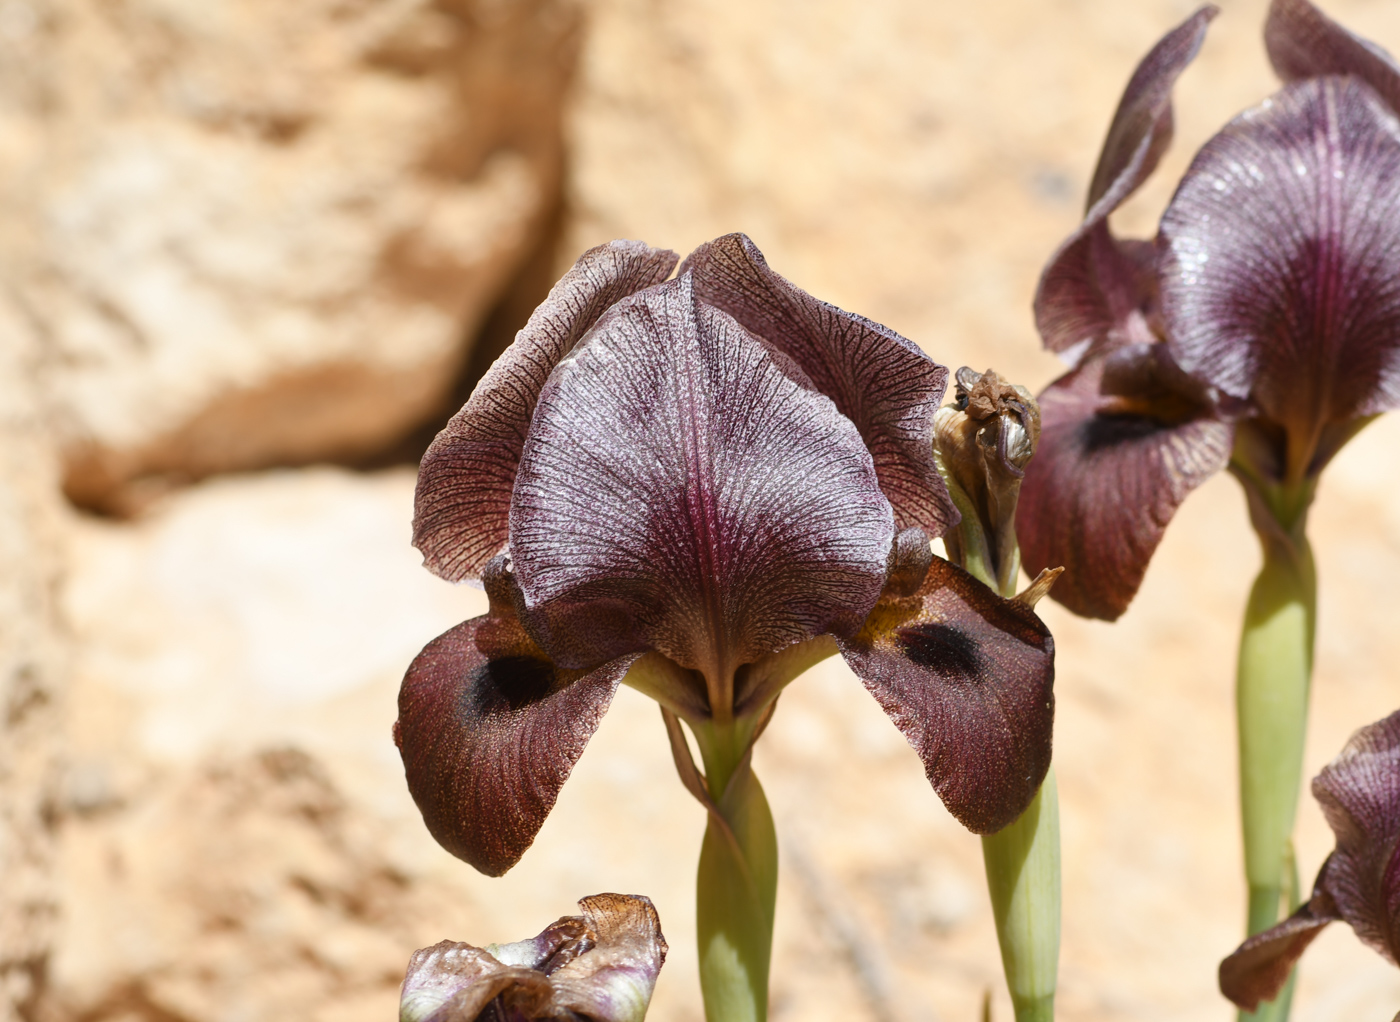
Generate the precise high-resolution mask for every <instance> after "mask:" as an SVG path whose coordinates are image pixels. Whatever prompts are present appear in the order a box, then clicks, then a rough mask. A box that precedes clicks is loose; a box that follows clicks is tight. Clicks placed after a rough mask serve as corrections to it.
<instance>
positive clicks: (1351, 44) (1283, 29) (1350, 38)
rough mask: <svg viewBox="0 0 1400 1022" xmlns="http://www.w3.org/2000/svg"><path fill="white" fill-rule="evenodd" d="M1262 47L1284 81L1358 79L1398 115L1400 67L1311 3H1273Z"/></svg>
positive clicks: (1288, 0) (1284, 0) (1282, 0)
mask: <svg viewBox="0 0 1400 1022" xmlns="http://www.w3.org/2000/svg"><path fill="white" fill-rule="evenodd" d="M1264 46H1265V48H1266V49H1267V50H1268V51H1269V61H1270V62H1271V63H1272V64H1273V65H1274V71H1276V72H1277V73H1278V76H1279V77H1280V78H1282V79H1283V80H1284V81H1286V82H1292V81H1298V80H1299V79H1302V78H1321V77H1322V76H1324V75H1354V76H1355V77H1357V78H1360V79H1361V80H1362V81H1363V82H1365V83H1366V84H1367V85H1369V86H1370V87H1371V88H1373V89H1375V90H1376V92H1377V93H1378V94H1379V95H1380V97H1381V99H1383V100H1385V101H1386V103H1388V104H1389V105H1390V109H1391V110H1392V111H1395V112H1396V113H1400V65H1398V64H1396V63H1395V58H1394V57H1392V56H1391V55H1390V54H1389V53H1387V52H1386V51H1385V50H1383V49H1381V48H1380V47H1379V46H1377V45H1376V44H1375V43H1373V42H1371V41H1370V40H1369V39H1362V38H1361V37H1360V36H1359V35H1354V34H1353V33H1351V32H1348V31H1347V30H1346V29H1345V28H1343V27H1342V26H1341V25H1338V24H1337V23H1336V22H1335V21H1333V20H1332V19H1331V18H1329V17H1328V16H1327V15H1325V14H1323V13H1322V12H1321V11H1320V10H1318V9H1317V8H1316V7H1314V6H1313V5H1312V4H1310V3H1308V0H1274V2H1273V3H1272V4H1270V5H1269V17H1268V20H1267V21H1265V23H1264Z"/></svg>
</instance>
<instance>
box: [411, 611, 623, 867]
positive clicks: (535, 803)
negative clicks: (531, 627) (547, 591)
mask: <svg viewBox="0 0 1400 1022" xmlns="http://www.w3.org/2000/svg"><path fill="white" fill-rule="evenodd" d="M510 627H511V623H510V622H509V621H502V620H501V619H499V618H492V617H491V616H490V615H486V616H483V617H478V618H473V619H472V620H470V621H465V622H463V623H462V624H460V625H458V626H457V627H456V628H453V629H452V630H451V631H449V632H446V633H444V634H443V635H440V636H438V637H437V638H436V639H434V640H433V641H432V642H430V643H428V645H427V646H426V647H425V648H424V650H423V652H421V653H419V654H418V656H417V658H416V659H415V660H414V661H413V663H412V664H411V665H410V666H409V668H408V673H407V674H406V675H405V676H404V680H403V687H402V688H401V689H400V690H399V719H398V722H397V723H396V724H395V725H394V740H395V742H396V743H397V744H398V746H399V753H400V755H402V757H403V765H404V773H405V774H406V775H407V778H408V790H409V792H410V793H411V794H412V795H413V801H414V802H416V803H417V804H418V808H419V810H420V811H421V812H422V813H423V822H424V823H426V824H427V826H428V830H429V832H430V833H431V834H432V835H433V837H434V838H436V839H437V842H438V844H440V845H442V846H443V847H444V848H446V849H447V850H448V851H449V852H451V853H452V854H453V855H455V856H457V857H458V858H459V859H464V860H466V861H467V862H469V863H471V864H472V865H473V866H475V867H476V868H477V869H479V870H480V871H481V872H483V873H486V874H488V875H490V876H500V875H501V874H502V873H504V872H505V871H506V870H508V869H510V867H511V866H514V865H515V864H516V862H518V861H519V860H520V857H521V856H522V855H523V854H525V849H527V848H529V847H530V843H531V842H532V841H534V839H535V835H536V834H537V833H539V829H540V827H541V826H542V825H543V824H544V820H545V817H546V816H548V815H549V811H550V809H552V808H553V807H554V800H555V799H556V798H557V797H558V795H559V789H560V788H561V787H563V785H564V781H565V780H566V779H567V778H568V776H569V772H570V771H571V770H573V767H574V763H576V762H577V761H578V758H579V756H581V755H582V754H583V748H584V746H585V745H587V744H588V739H589V738H590V737H592V735H593V732H594V731H595V730H597V728H598V723H599V722H600V721H601V720H602V719H603V714H604V713H606V712H607V709H608V706H609V704H610V703H611V702H612V697H613V693H614V692H616V691H617V686H618V682H620V681H621V680H622V676H623V675H624V674H626V673H627V668H628V667H630V666H631V664H632V661H633V660H635V659H636V657H635V656H632V657H623V658H621V659H618V660H614V661H612V662H610V663H606V664H604V665H603V666H601V667H598V668H597V669H595V670H593V671H589V672H583V671H563V670H560V669H558V668H557V667H556V666H555V665H554V664H552V663H551V662H550V661H549V660H547V659H545V658H544V657H543V656H542V655H539V654H538V651H537V650H534V651H533V652H531V650H532V646H533V644H532V643H530V641H529V640H528V638H526V637H525V636H523V635H521V636H519V638H518V641H517V642H515V643H510V642H505V641H503V640H502V636H501V635H500V634H499V633H500V632H501V631H503V630H508V629H509V628H510ZM493 630H494V631H495V632H496V633H497V634H491V633H492V631H493ZM479 633H481V634H482V638H483V640H486V639H487V638H488V637H489V641H484V642H483V644H484V645H486V647H487V649H491V650H493V652H494V651H497V650H506V651H508V655H495V656H488V655H487V654H486V653H485V652H483V650H482V649H481V648H480V647H479V646H478V643H477V638H478V634H479ZM512 646H513V647H514V648H513V649H512V648H511V647H512Z"/></svg>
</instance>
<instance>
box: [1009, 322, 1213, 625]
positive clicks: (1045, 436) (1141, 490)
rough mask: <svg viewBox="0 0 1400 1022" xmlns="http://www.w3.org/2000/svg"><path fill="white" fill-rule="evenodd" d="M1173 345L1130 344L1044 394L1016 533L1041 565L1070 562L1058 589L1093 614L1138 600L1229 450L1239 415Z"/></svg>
mask: <svg viewBox="0 0 1400 1022" xmlns="http://www.w3.org/2000/svg"><path fill="white" fill-rule="evenodd" d="M1165 356H1166V353H1165V351H1164V350H1163V346H1162V345H1160V344H1151V345H1134V346H1131V347H1126V348H1120V349H1118V350H1117V351H1115V352H1113V354H1112V355H1110V356H1108V357H1106V358H1096V359H1091V360H1089V361H1088V362H1087V363H1085V365H1084V366H1083V367H1081V368H1079V369H1076V370H1073V371H1072V372H1070V373H1069V374H1067V375H1065V376H1063V377H1061V378H1060V379H1058V380H1056V381H1055V382H1054V383H1052V384H1051V385H1050V386H1049V387H1048V388H1046V390H1045V392H1044V393H1043V394H1041V395H1040V419H1041V427H1040V446H1039V448H1038V449H1037V451H1036V456H1035V457H1034V458H1032V459H1031V461H1030V463H1029V464H1028V465H1027V466H1026V476H1025V479H1024V480H1023V481H1022V483H1021V499H1020V503H1019V505H1018V507H1017V516H1016V533H1017V536H1018V537H1019V538H1020V542H1021V558H1022V563H1023V564H1024V565H1025V567H1026V570H1027V571H1028V572H1030V574H1031V575H1032V576H1034V575H1035V574H1037V573H1038V572H1040V571H1041V570H1043V569H1045V568H1056V567H1064V568H1065V569H1066V570H1065V574H1064V575H1063V576H1062V577H1061V578H1060V580H1059V581H1058V582H1057V583H1056V584H1055V588H1054V589H1052V590H1051V595H1052V596H1053V597H1054V598H1055V599H1056V600H1057V601H1059V602H1060V603H1062V604H1064V605H1065V606H1066V607H1068V608H1069V609H1070V610H1072V611H1074V613H1076V614H1080V615H1082V616H1084V617H1093V618H1101V619H1103V620H1106V621H1113V620H1116V619H1117V618H1118V617H1119V615H1121V614H1122V613H1123V611H1125V610H1127V608H1128V604H1129V603H1130V602H1131V601H1132V599H1133V596H1134V595H1136V593H1137V591H1138V587H1139V586H1140V585H1141V584H1142V579H1143V575H1144V574H1145V573H1146V571H1147V564H1148V561H1150V560H1151V558H1152V554H1153V552H1154V551H1155V550H1156V549H1157V544H1158V543H1160V542H1161V539H1162V535H1163V533H1164V532H1165V531H1166V527H1167V523H1168V522H1169V521H1171V518H1172V515H1173V514H1175V513H1176V509H1177V508H1178V507H1179V506H1180V505H1181V502H1182V501H1183V500H1185V499H1186V495H1187V494H1188V493H1190V492H1191V491H1192V490H1193V489H1195V488H1196V487H1197V486H1199V485H1200V484H1201V483H1203V482H1204V481H1205V480H1206V479H1208V478H1209V477H1210V476H1211V475H1212V474H1214V473H1215V472H1218V471H1219V470H1220V469H1222V468H1224V467H1225V465H1226V464H1227V463H1228V461H1229V459H1230V448H1231V441H1232V435H1233V430H1232V428H1231V426H1230V425H1229V424H1228V423H1225V422H1222V421H1220V420H1219V419H1217V418H1216V417H1215V416H1214V414H1213V413H1212V410H1211V407H1210V405H1209V404H1208V403H1206V402H1205V400H1204V398H1203V397H1201V396H1200V395H1194V396H1193V395H1192V394H1191V390H1190V387H1189V386H1188V384H1186V383H1184V382H1183V381H1182V380H1180V379H1179V377H1180V375H1181V374H1180V372H1179V371H1176V372H1173V368H1174V367H1172V366H1171V365H1170V362H1169V359H1167V358H1166V357H1165ZM1105 388H1107V389H1110V390H1120V391H1127V392H1128V393H1127V394H1122V393H1119V394H1113V393H1109V394H1105V393H1104V390H1105Z"/></svg>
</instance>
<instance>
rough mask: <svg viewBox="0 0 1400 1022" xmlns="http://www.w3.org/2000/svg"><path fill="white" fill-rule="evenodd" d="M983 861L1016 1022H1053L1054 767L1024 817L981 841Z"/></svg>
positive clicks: (1056, 908)
mask: <svg viewBox="0 0 1400 1022" xmlns="http://www.w3.org/2000/svg"><path fill="white" fill-rule="evenodd" d="M982 861H983V862H984V863H985V864H986V867H987V888H988V890H989V891H990V892H991V895H992V912H993V914H994V915H995V916H996V921H997V941H998V942H999V943H1000V944H1001V964H1002V968H1003V970H1004V971H1005V972H1006V985H1007V988H1008V989H1009V990H1010V992H1011V1003H1012V1005H1013V1006H1014V1007H1015V1010H1016V1022H1051V1020H1052V1019H1054V1017H1055V986H1056V975H1057V973H1058V971H1059V965H1060V798H1059V792H1058V788H1057V787H1056V784H1055V768H1054V767H1053V766H1052V767H1051V768H1050V772H1049V773H1047V774H1046V775H1045V782H1044V783H1043V784H1041V786H1040V791H1038V792H1037V793H1036V796H1035V799H1034V800H1033V801H1032V802H1031V804H1030V806H1029V807H1028V808H1027V809H1026V811H1025V812H1024V813H1022V814H1021V815H1020V817H1019V818H1018V819H1017V820H1016V821H1015V822H1014V823H1012V824H1011V825H1010V826H1009V827H1006V828H1004V829H1002V830H999V831H997V833H995V834H988V835H985V836H984V837H983V838H982Z"/></svg>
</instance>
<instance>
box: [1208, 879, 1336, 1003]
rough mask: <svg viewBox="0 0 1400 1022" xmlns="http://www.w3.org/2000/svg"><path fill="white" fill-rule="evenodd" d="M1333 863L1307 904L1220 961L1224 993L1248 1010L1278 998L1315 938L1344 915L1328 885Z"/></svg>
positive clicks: (1222, 990) (1220, 975)
mask: <svg viewBox="0 0 1400 1022" xmlns="http://www.w3.org/2000/svg"><path fill="white" fill-rule="evenodd" d="M1330 863H1331V860H1330V859H1329V860H1328V862H1326V863H1324V864H1323V866H1322V872H1321V873H1320V874H1319V875H1318V878H1317V884H1316V886H1315V889H1314V892H1313V896H1312V899H1311V900H1310V901H1309V902H1308V903H1307V904H1305V905H1304V906H1303V907H1302V908H1300V909H1298V911H1297V912H1294V913H1293V914H1292V915H1291V916H1289V917H1288V918H1287V919H1285V920H1284V921H1283V922H1281V923H1279V924H1278V925H1277V926H1275V927H1273V928H1272V929H1269V930H1265V931H1264V932H1263V933H1256V934H1255V935H1254V936H1253V937H1250V938H1249V939H1248V940H1247V941H1245V942H1244V943H1243V944H1241V945H1240V946H1239V948H1238V949H1236V951H1235V953H1234V954H1232V955H1230V957H1229V958H1226V959H1225V960H1224V961H1223V962H1221V963H1220V973H1219V979H1220V992H1221V993H1222V994H1224V995H1225V996H1226V997H1228V998H1229V999H1230V1000H1231V1001H1233V1002H1234V1003H1235V1004H1236V1005H1238V1006H1239V1007H1241V1008H1243V1009H1244V1010H1245V1011H1253V1010H1254V1009H1255V1008H1257V1007H1259V1002H1261V1001H1272V1000H1273V999H1274V998H1275V997H1277V996H1278V993H1279V991H1280V990H1282V989H1283V984H1284V983H1285V982H1287V980H1288V974H1289V973H1290V972H1292V971H1293V966H1294V964H1295V963H1297V961H1298V959H1299V957H1301V956H1302V954H1303V952H1304V951H1306V950H1307V947H1308V945H1309V944H1311V943H1312V942H1313V938H1314V937H1316V936H1317V935H1318V934H1319V933H1321V932H1322V928H1323V927H1324V926H1326V925H1327V924H1328V923H1330V922H1334V921H1336V920H1337V919H1340V918H1341V916H1339V915H1338V914H1337V908H1336V905H1334V904H1333V902H1332V899H1331V897H1330V896H1329V895H1328V894H1327V892H1326V889H1325V885H1324V880H1323V878H1324V877H1325V876H1326V875H1327V872H1328V866H1329V865H1330Z"/></svg>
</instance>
